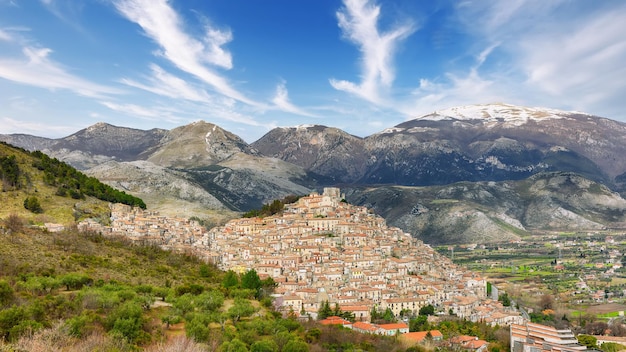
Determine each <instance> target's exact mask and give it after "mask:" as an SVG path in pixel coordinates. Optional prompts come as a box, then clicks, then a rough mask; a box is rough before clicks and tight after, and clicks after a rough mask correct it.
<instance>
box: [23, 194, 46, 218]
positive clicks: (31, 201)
mask: <svg viewBox="0 0 626 352" xmlns="http://www.w3.org/2000/svg"><path fill="white" fill-rule="evenodd" d="M24 208H26V209H27V210H30V211H31V212H33V213H37V214H38V213H43V208H42V207H41V204H39V199H37V197H35V196H30V197H26V199H24Z"/></svg>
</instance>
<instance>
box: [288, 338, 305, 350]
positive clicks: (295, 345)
mask: <svg viewBox="0 0 626 352" xmlns="http://www.w3.org/2000/svg"><path fill="white" fill-rule="evenodd" d="M282 351H283V352H309V345H307V344H306V342H304V341H302V340H296V339H294V340H291V341H289V342H287V344H286V345H285V348H283V350H282Z"/></svg>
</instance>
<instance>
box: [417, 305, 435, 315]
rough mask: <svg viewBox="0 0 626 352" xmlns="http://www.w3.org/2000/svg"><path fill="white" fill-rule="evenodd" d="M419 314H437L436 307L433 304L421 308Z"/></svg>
mask: <svg viewBox="0 0 626 352" xmlns="http://www.w3.org/2000/svg"><path fill="white" fill-rule="evenodd" d="M419 315H435V307H433V305H432V304H429V305H427V306H423V307H422V308H420V311H419Z"/></svg>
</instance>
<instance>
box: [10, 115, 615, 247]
mask: <svg viewBox="0 0 626 352" xmlns="http://www.w3.org/2000/svg"><path fill="white" fill-rule="evenodd" d="M0 140H4V141H8V142H9V143H13V144H15V145H17V146H20V147H23V148H26V149H30V150H33V149H41V150H43V151H44V152H46V153H48V154H49V155H51V156H54V157H56V158H58V159H60V160H63V161H66V162H68V163H70V164H71V165H73V166H75V167H77V168H80V169H83V170H85V172H86V173H88V174H90V175H94V176H96V177H98V178H100V179H102V180H104V181H105V182H108V183H109V184H111V185H114V186H116V187H119V188H120V189H124V190H128V191H129V192H132V193H133V194H137V195H139V196H141V197H142V198H143V199H146V201H147V203H148V206H149V207H150V208H157V209H159V210H165V211H166V212H167V211H168V209H169V210H170V212H169V214H170V215H178V214H179V213H180V212H181V211H185V212H187V211H189V212H190V213H191V214H192V215H196V216H202V214H203V213H204V214H207V213H211V214H215V213H218V212H222V211H224V210H225V209H229V210H235V211H245V210H249V209H251V208H258V207H260V205H261V204H263V203H267V202H270V201H271V200H273V199H279V198H283V197H284V196H286V195H288V194H308V193H309V192H310V191H311V190H312V189H319V188H321V187H322V186H337V185H338V186H341V187H342V188H344V189H345V188H349V189H350V191H349V192H348V194H349V195H350V197H351V199H350V201H351V202H353V203H355V204H359V205H367V206H371V207H373V208H374V209H375V210H376V211H377V212H379V213H380V214H381V215H383V216H385V217H386V218H387V220H388V221H389V222H390V223H391V224H393V225H394V226H398V227H401V228H403V229H405V230H407V231H411V232H412V233H414V234H416V235H417V236H420V237H424V238H431V239H432V240H433V241H437V240H443V241H453V242H454V241H457V240H458V239H457V237H459V238H472V239H477V238H479V237H480V236H483V237H484V240H496V239H498V238H501V239H506V238H514V236H517V235H519V234H520V231H522V233H523V232H524V231H531V230H533V229H542V228H544V229H556V228H571V227H572V226H574V225H575V226H576V227H577V228H580V229H582V228H585V229H593V228H598V227H602V226H612V224H615V223H621V222H622V221H623V219H622V218H621V216H622V208H621V206H622V201H623V200H621V197H619V195H617V194H614V193H610V192H609V190H612V191H616V192H623V191H624V190H626V158H623V157H621V156H622V155H626V124H624V123H621V122H616V121H612V120H609V119H605V118H601V117H597V116H591V115H587V114H584V113H578V112H565V111H558V110H551V109H539V108H527V107H518V106H512V105H507V104H488V105H472V106H464V107H457V108H451V109H446V110H440V111H437V112H434V113H432V114H428V115H425V116H422V117H419V118H416V119H413V120H410V121H406V122H404V123H402V124H399V125H397V126H395V127H392V128H388V129H385V130H383V131H381V132H379V133H376V134H374V135H371V136H367V137H365V138H360V137H356V136H352V135H350V134H348V133H346V132H344V131H342V130H339V129H337V128H332V127H326V126H319V125H303V126H298V127H288V128H276V129H274V130H272V131H270V132H268V133H267V134H266V135H265V136H263V137H262V138H260V139H259V140H258V141H256V142H254V143H252V144H247V143H246V142H245V141H243V140H242V139H241V138H239V137H238V136H236V135H234V134H232V133H230V132H228V131H225V130H223V129H221V128H220V127H219V126H216V125H214V124H211V123H207V122H202V121H199V122H195V123H192V124H189V125H186V126H181V127H178V128H175V129H173V130H170V131H167V130H160V129H152V130H149V131H142V130H135V129H130V128H124V127H116V126H111V125H108V124H104V123H98V124H96V125H94V126H91V127H89V128H87V129H84V130H81V131H78V132H77V133H75V134H73V135H71V136H68V137H65V138H60V139H55V140H52V139H46V138H41V137H35V136H27V135H0ZM552 172H566V173H567V175H570V176H568V179H569V180H570V181H571V180H574V178H573V177H574V176H573V175H579V176H576V177H581V178H580V179H578V178H576V179H575V182H574V181H571V182H573V184H575V185H577V186H576V187H574V188H571V187H570V188H568V187H565V186H566V185H569V184H570V183H571V182H570V181H568V183H559V182H560V181H558V182H557V181H555V180H558V179H559V178H557V177H556V176H549V177H550V178H551V179H552V181H550V182H552V183H550V182H549V183H547V184H546V185H545V186H542V187H543V188H542V187H540V186H539V184H541V182H539V181H533V180H536V179H535V177H538V179H541V178H542V177H548V176H542V175H555V174H552ZM546 173H547V174H546ZM538 179H537V180H538ZM582 180H585V181H584V182H583V181H582ZM505 181H506V182H505ZM513 181H519V182H513ZM524 182H526V183H529V182H530V183H531V184H533V186H532V187H531V186H528V189H526V190H525V191H523V189H524V187H522V186H520V185H521V184H525V183H524ZM554 182H557V183H556V185H558V187H557V189H558V190H559V192H561V193H562V195H569V198H567V199H561V198H558V197H557V196H558V193H559V192H557V191H556V190H555V189H554V187H553V185H554ZM585 182H587V183H590V184H591V185H594V186H593V187H592V188H593V189H594V190H597V189H598V187H604V188H602V189H603V190H604V191H606V192H609V193H607V195H606V197H608V198H607V199H611V201H612V202H614V203H615V204H617V205H616V206H614V207H610V206H608V205H607V206H604V205H602V204H603V203H602V201H601V200H600V198H598V196H597V195H596V194H593V192H591V188H589V187H587V188H585V187H583V184H584V183H585ZM535 183H536V184H535ZM507 185H508V186H507ZM546 187H547V188H546ZM550 187H553V188H550ZM606 187H608V188H606ZM564 190H568V191H567V192H564ZM570 191H571V193H570ZM604 191H603V192H604ZM432 192H440V193H441V194H439V195H436V196H435V195H432V194H431V193H432ZM446 192H448V193H450V196H445V194H446ZM546 192H547V193H546ZM623 194H626V192H623ZM590 195H593V196H592V197H591V196H590ZM470 196H471V197H474V198H475V199H473V200H471V199H469V198H468V197H470ZM483 196H484V198H483ZM585 197H591V200H590V201H588V202H586V203H585V202H583V199H586V198H585ZM422 198H423V199H430V200H431V201H432V202H434V204H436V205H437V206H436V207H433V206H432V204H431V205H430V206H428V205H426V203H428V202H430V201H428V202H427V201H424V200H421V201H420V199H422ZM394 199H395V200H397V202H396V201H395V200H394ZM470 200H471V201H470ZM574 201H575V202H574ZM572 202H574V203H575V204H578V205H574V203H572ZM405 203H406V204H405ZM409 205H410V207H409ZM414 206H416V207H417V208H416V209H418V210H414V209H413V207H414ZM407 207H408V208H407ZM421 207H425V209H429V212H428V213H427V216H417V217H415V214H414V212H415V211H417V212H418V213H420V214H421V211H420V210H419V209H422V208H421ZM190 209H193V211H190ZM196 211H197V212H196ZM546 213H548V214H551V215H553V216H554V218H550V219H545V217H544V215H545V214H546ZM557 215H558V216H557ZM468 219H472V220H471V221H470V220H468ZM502 229H504V230H506V231H503V230H502ZM442 231H443V232H445V233H449V234H450V235H446V236H441V237H436V236H434V235H430V234H434V233H438V232H442ZM455 236H456V237H455ZM476 236H478V237H476ZM510 236H513V237H510ZM427 242H428V240H427Z"/></svg>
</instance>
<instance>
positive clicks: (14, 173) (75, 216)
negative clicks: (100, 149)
mask: <svg viewBox="0 0 626 352" xmlns="http://www.w3.org/2000/svg"><path fill="white" fill-rule="evenodd" d="M0 191H1V192H0V203H1V204H2V207H0V218H5V217H7V216H8V215H10V214H16V215H19V216H21V217H23V218H24V219H26V220H27V221H28V222H30V223H33V224H43V223H46V222H51V223H61V224H71V223H73V222H74V221H76V220H80V219H82V218H84V217H99V216H105V217H106V214H107V213H108V206H107V204H108V202H113V203H124V204H129V205H133V206H139V207H142V208H145V206H146V205H145V204H144V202H143V201H142V200H141V199H139V198H137V197H134V196H131V195H128V194H126V193H124V192H120V191H118V190H116V189H114V188H112V187H110V186H108V185H105V184H103V183H101V182H100V181H98V180H97V179H95V178H93V177H88V176H86V175H85V174H83V173H81V172H79V171H77V170H76V169H74V168H73V167H71V166H69V165H67V164H66V163H63V162H61V161H59V160H57V159H54V158H50V157H48V156H47V155H45V154H43V153H41V152H32V153H31V152H28V151H26V150H23V149H20V148H16V147H13V146H11V145H8V144H5V143H0ZM27 208H28V209H27Z"/></svg>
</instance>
